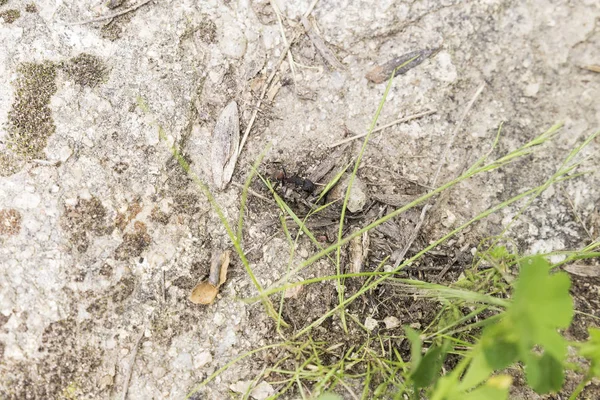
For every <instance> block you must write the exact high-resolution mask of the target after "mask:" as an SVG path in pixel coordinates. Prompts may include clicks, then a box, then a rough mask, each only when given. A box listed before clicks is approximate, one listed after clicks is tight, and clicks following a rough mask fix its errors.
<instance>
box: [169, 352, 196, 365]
mask: <svg viewBox="0 0 600 400" xmlns="http://www.w3.org/2000/svg"><path fill="white" fill-rule="evenodd" d="M173 368H177V369H192V368H194V363H193V362H192V355H191V354H190V353H185V352H181V353H179V355H178V356H177V357H176V358H175V360H173Z"/></svg>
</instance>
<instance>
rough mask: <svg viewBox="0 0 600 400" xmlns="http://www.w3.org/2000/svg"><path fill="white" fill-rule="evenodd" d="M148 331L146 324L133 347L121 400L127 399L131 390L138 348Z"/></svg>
mask: <svg viewBox="0 0 600 400" xmlns="http://www.w3.org/2000/svg"><path fill="white" fill-rule="evenodd" d="M145 331H146V324H144V327H143V328H142V331H141V332H140V335H139V336H138V338H137V341H136V342H135V347H134V348H133V352H132V354H131V357H129V358H130V361H129V366H128V367H127V372H125V382H123V395H122V396H121V400H125V399H127V391H128V390H129V381H130V380H131V373H132V372H133V366H134V365H135V358H136V356H137V352H138V348H139V347H140V342H141V341H142V338H143V337H144V332H145Z"/></svg>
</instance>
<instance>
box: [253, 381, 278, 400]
mask: <svg viewBox="0 0 600 400" xmlns="http://www.w3.org/2000/svg"><path fill="white" fill-rule="evenodd" d="M274 393H275V389H273V386H271V385H270V384H268V383H267V382H261V383H259V384H258V385H256V387H255V388H254V389H252V391H251V392H250V396H251V397H252V398H254V399H256V400H264V399H266V398H268V397H271V396H272V395H273V394H274Z"/></svg>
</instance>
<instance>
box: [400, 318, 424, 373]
mask: <svg viewBox="0 0 600 400" xmlns="http://www.w3.org/2000/svg"><path fill="white" fill-rule="evenodd" d="M404 333H405V334H406V337H407V339H408V340H409V341H410V362H411V363H412V369H413V371H414V369H415V368H417V365H419V362H421V337H420V336H419V332H417V331H415V330H414V329H412V328H411V327H408V326H405V327H404Z"/></svg>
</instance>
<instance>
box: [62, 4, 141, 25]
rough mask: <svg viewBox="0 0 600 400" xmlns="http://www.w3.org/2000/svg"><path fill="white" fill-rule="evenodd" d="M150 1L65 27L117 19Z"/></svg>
mask: <svg viewBox="0 0 600 400" xmlns="http://www.w3.org/2000/svg"><path fill="white" fill-rule="evenodd" d="M151 1H152V0H144V1H142V2H141V3H139V4H136V5H134V6H131V7H129V8H126V9H124V10H121V11H119V12H116V13H113V14H108V15H105V16H103V17H98V18H92V19H88V20H85V21H78V22H70V23H68V24H66V25H67V26H75V25H86V24H93V23H94V22H102V21H106V20H109V19H113V18H116V17H119V16H121V15H123V14H127V13H129V12H132V11H135V10H137V9H138V8H140V7H141V6H144V5H146V4H148V3H150V2H151Z"/></svg>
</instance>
